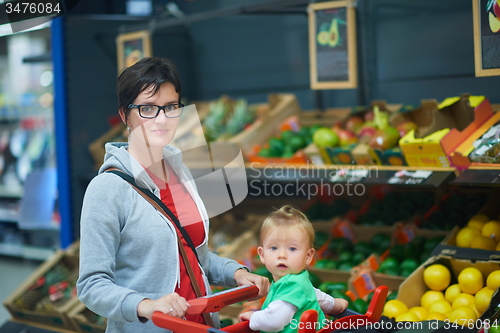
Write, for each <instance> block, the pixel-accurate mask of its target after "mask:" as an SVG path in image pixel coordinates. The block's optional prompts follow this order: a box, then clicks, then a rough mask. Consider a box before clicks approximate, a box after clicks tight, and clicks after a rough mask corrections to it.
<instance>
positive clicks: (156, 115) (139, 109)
mask: <svg viewBox="0 0 500 333" xmlns="http://www.w3.org/2000/svg"><path fill="white" fill-rule="evenodd" d="M172 105H176V106H178V109H180V110H181V113H180V114H179V115H178V116H175V117H169V116H168V115H167V113H168V112H171V111H174V110H170V111H167V110H166V108H167V107H169V106H172ZM142 106H156V107H157V108H158V111H157V112H156V114H155V115H154V116H152V117H144V116H143V115H142V113H141V107H142ZM183 107H184V104H182V103H172V104H167V105H163V106H160V105H153V104H140V105H137V104H129V105H128V108H129V109H137V110H138V111H139V116H141V117H142V118H145V119H154V118H156V117H158V115H159V114H160V111H162V110H163V113H164V114H165V117H167V118H179V117H180V116H182V111H183V109H182V108H183ZM175 110H177V109H175Z"/></svg>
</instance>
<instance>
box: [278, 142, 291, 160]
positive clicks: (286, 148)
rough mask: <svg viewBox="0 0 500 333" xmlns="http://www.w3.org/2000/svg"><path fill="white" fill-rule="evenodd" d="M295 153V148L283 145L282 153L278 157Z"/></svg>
mask: <svg viewBox="0 0 500 333" xmlns="http://www.w3.org/2000/svg"><path fill="white" fill-rule="evenodd" d="M293 154H295V150H294V149H293V148H292V147H291V146H288V145H287V146H285V149H284V150H283V154H281V156H280V157H282V158H290V157H292V156H293Z"/></svg>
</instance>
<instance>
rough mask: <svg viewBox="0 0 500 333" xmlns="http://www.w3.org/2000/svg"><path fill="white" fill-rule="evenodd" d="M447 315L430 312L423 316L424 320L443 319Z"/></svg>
mask: <svg viewBox="0 0 500 333" xmlns="http://www.w3.org/2000/svg"><path fill="white" fill-rule="evenodd" d="M446 319H448V317H447V316H446V315H445V314H442V313H439V312H430V313H429V314H428V315H427V316H425V320H441V321H445V320H446Z"/></svg>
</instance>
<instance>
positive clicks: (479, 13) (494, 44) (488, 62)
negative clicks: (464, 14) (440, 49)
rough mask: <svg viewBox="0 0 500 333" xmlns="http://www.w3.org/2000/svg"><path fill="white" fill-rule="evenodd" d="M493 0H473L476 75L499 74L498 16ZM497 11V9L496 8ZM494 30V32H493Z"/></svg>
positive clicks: (499, 19) (499, 35) (499, 32)
mask: <svg viewBox="0 0 500 333" xmlns="http://www.w3.org/2000/svg"><path fill="white" fill-rule="evenodd" d="M494 6H495V1H491V0H490V1H488V0H473V1H472V17H473V21H474V64H475V68H476V76H495V75H500V53H499V50H500V48H499V47H498V45H499V43H500V30H497V29H500V17H499V16H497V15H495V10H494V9H493V7H494ZM497 12H498V10H497ZM495 30H496V32H495Z"/></svg>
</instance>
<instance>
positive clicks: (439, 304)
mask: <svg viewBox="0 0 500 333" xmlns="http://www.w3.org/2000/svg"><path fill="white" fill-rule="evenodd" d="M448 311H451V304H450V303H449V302H448V301H447V300H445V299H442V300H440V301H436V302H434V303H432V304H431V306H430V307H429V312H440V313H443V314H445V313H446V312H448Z"/></svg>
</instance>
